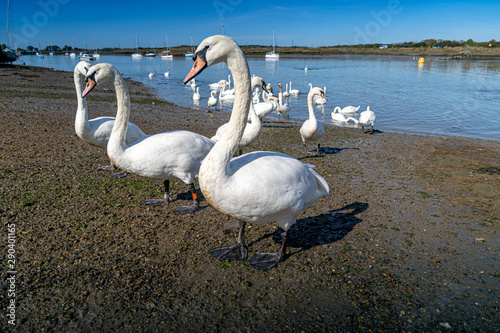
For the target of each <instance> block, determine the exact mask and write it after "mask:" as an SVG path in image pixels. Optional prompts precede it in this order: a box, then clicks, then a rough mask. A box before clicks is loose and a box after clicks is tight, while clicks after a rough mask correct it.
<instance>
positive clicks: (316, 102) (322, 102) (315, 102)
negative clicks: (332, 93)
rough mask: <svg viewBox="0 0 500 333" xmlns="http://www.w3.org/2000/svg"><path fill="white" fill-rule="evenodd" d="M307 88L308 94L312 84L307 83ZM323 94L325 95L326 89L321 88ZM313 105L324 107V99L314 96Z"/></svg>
mask: <svg viewBox="0 0 500 333" xmlns="http://www.w3.org/2000/svg"><path fill="white" fill-rule="evenodd" d="M307 86H308V87H309V92H311V91H312V89H313V85H312V83H309V84H308V85H307ZM323 92H324V93H325V94H326V87H324V88H323ZM313 103H314V104H316V105H325V104H326V98H323V97H321V96H316V95H315V96H314V98H313Z"/></svg>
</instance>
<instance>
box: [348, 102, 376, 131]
mask: <svg viewBox="0 0 500 333" xmlns="http://www.w3.org/2000/svg"><path fill="white" fill-rule="evenodd" d="M349 118H350V119H352V120H354V122H355V123H356V124H358V125H359V126H361V128H362V129H363V132H365V127H370V134H373V124H375V113H374V112H373V111H371V110H370V107H369V106H368V107H367V108H366V110H365V111H363V112H361V113H360V114H359V119H358V120H356V119H354V118H351V117H349Z"/></svg>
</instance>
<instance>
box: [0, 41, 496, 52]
mask: <svg viewBox="0 0 500 333" xmlns="http://www.w3.org/2000/svg"><path fill="white" fill-rule="evenodd" d="M383 45H387V47H411V48H413V47H415V48H421V47H428V48H432V47H457V46H463V47H471V46H477V47H500V41H496V40H495V39H492V40H490V41H488V42H475V41H474V40H472V39H468V40H466V41H464V40H459V41H457V40H444V39H433V38H430V39H425V40H422V41H420V42H402V43H392V44H383V43H374V44H357V45H335V46H322V47H321V48H323V47H344V48H345V47H350V48H379V47H381V46H383ZM245 46H246V47H262V46H263V45H245ZM265 46H267V45H265ZM0 47H1V48H2V49H3V48H5V44H0ZM292 47H294V48H300V47H305V46H297V45H296V46H292ZM139 49H149V48H143V47H140V48H139ZM76 50H84V49H81V48H75V51H76ZM99 50H100V51H107V52H113V51H116V50H119V49H118V48H111V47H106V48H101V49H99ZM20 51H21V52H28V53H34V52H36V51H40V50H38V47H35V46H32V45H29V46H28V47H26V49H20ZM41 51H46V52H50V51H52V52H63V51H67V52H69V51H71V46H69V45H64V46H63V47H59V46H58V45H47V46H46V47H45V48H44V49H42V50H41Z"/></svg>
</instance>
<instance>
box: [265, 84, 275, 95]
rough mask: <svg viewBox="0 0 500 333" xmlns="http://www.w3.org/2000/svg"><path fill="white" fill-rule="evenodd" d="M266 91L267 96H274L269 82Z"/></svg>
mask: <svg viewBox="0 0 500 333" xmlns="http://www.w3.org/2000/svg"><path fill="white" fill-rule="evenodd" d="M266 88H267V91H268V95H269V96H274V91H273V87H272V86H271V84H270V83H268V84H267V87H266Z"/></svg>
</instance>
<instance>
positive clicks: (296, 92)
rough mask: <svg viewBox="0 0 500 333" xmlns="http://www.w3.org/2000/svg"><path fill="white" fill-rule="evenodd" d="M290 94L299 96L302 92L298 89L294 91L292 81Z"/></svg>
mask: <svg viewBox="0 0 500 333" xmlns="http://www.w3.org/2000/svg"><path fill="white" fill-rule="evenodd" d="M290 94H292V95H298V94H300V90H298V89H292V81H290Z"/></svg>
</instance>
